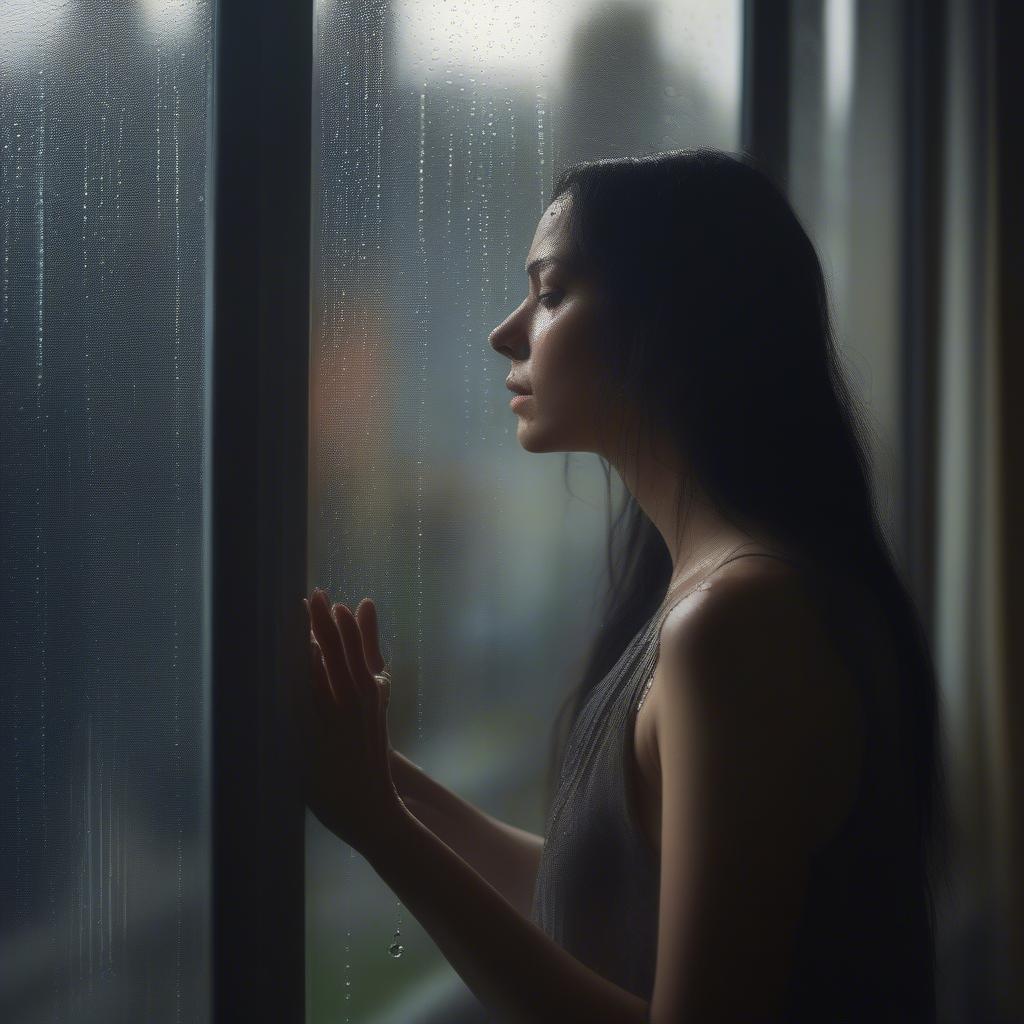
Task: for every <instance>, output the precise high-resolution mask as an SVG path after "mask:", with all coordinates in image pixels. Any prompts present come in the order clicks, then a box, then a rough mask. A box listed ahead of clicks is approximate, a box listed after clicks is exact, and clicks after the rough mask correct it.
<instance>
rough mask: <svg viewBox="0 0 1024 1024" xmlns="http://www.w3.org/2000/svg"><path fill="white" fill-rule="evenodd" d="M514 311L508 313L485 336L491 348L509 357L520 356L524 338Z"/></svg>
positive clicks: (515, 357)
mask: <svg viewBox="0 0 1024 1024" xmlns="http://www.w3.org/2000/svg"><path fill="white" fill-rule="evenodd" d="M515 316H516V315H515V313H510V314H509V315H508V316H507V317H506V318H505V319H504V320H502V322H501V323H500V324H498V326H497V327H495V328H494V330H493V331H491V333H490V334H489V335H488V336H487V340H488V342H489V343H490V346H491V348H493V349H494V351H495V352H500V353H501V354H502V355H504V356H507V357H508V358H509V359H517V358H522V349H523V347H524V344H525V338H524V337H523V336H522V332H521V331H520V330H519V328H518V326H517V325H516V322H515Z"/></svg>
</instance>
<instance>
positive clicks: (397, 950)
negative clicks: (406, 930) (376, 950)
mask: <svg viewBox="0 0 1024 1024" xmlns="http://www.w3.org/2000/svg"><path fill="white" fill-rule="evenodd" d="M388 952H389V953H390V954H391V955H392V956H393V957H394V958H395V959H396V960H397V959H398V958H399V957H400V956H401V955H402V954H403V953H404V952H405V946H403V945H401V943H398V942H392V943H391V945H390V946H388Z"/></svg>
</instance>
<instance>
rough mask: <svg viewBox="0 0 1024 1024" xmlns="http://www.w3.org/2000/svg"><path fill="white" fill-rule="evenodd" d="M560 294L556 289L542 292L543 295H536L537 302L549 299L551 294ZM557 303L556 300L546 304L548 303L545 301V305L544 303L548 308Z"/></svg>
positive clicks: (558, 295)
mask: <svg viewBox="0 0 1024 1024" xmlns="http://www.w3.org/2000/svg"><path fill="white" fill-rule="evenodd" d="M561 294H562V293H561V292H558V291H554V292H544V294H543V295H538V296H537V301H538V302H544V300H545V299H550V298H551V297H552V296H555V297H560V296H561ZM557 304H558V303H557V302H552V303H550V304H548V303H545V305H546V306H547V307H548V309H550V308H551V307H552V306H555V305H557Z"/></svg>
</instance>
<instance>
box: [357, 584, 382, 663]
mask: <svg viewBox="0 0 1024 1024" xmlns="http://www.w3.org/2000/svg"><path fill="white" fill-rule="evenodd" d="M356 622H358V623H359V632H360V634H361V636H362V638H363V656H364V657H365V658H366V664H367V666H368V667H369V669H370V671H371V672H372V673H373V674H374V675H376V674H377V673H378V672H380V671H381V669H383V668H384V656H383V655H382V654H381V652H380V632H379V624H378V622H377V605H376V603H375V602H374V601H373V599H372V598H369V597H364V598H363V599H362V601H360V602H359V606H358V607H357V608H356Z"/></svg>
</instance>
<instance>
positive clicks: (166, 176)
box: [0, 0, 212, 1024]
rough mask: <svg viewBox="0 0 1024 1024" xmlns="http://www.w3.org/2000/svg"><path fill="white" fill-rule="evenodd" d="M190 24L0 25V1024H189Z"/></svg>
mask: <svg viewBox="0 0 1024 1024" xmlns="http://www.w3.org/2000/svg"><path fill="white" fill-rule="evenodd" d="M211 31H212V4H210V3H209V2H208V0H193V2H190V3H178V4H174V5H169V4H163V3H154V2H146V3H140V2H123V0H122V2H118V3H113V4H70V3H66V2H56V0H5V3H4V4H2V5H0V352H2V373H0V387H2V389H3V394H2V396H0V418H2V429H0V438H2V442H0V444H2V448H0V472H2V474H3V479H4V486H3V489H2V494H0V510H2V513H3V517H2V526H0V563H2V564H3V566H4V572H3V579H2V583H0V595H2V610H0V666H2V682H0V776H2V791H3V794H4V815H3V820H2V824H0V860H2V869H0V1019H3V1020H4V1021H5V1022H11V1024H28V1022H30V1021H48V1022H54V1024H60V1022H73V1024H88V1022H96V1024H101V1022H102V1024H112V1022H130V1024H136V1022H141V1021H146V1022H147V1024H151V1022H152V1024H157V1022H162V1021H168V1022H171V1021H190V1022H197V1024H201V1022H203V1021H206V1020H208V1019H209V1012H208V1001H209V995H210V993H209V978H208V970H207V963H208V960H209V947H208V935H209V906H210V890H209V877H208V861H209V846H210V839H209V836H210V831H209V826H208V821H207V812H206V801H205V797H206V792H207V788H208V785H209V777H208V771H207V770H206V758H207V749H206V742H205V727H204V715H205V711H206V708H207V697H206V681H205V678H204V673H203V652H202V649H201V636H202V629H201V624H202V611H203V596H204V595H203V573H202V564H201V562H202V522H203V515H202V512H203V494H202V490H201V470H202V457H203V448H204V444H205V440H204V437H203V400H204V390H205V380H204V372H203V366H204V360H205V355H204V349H205V346H204V331H205V326H206V325H205V321H204V314H203V305H204V287H205V286H204V278H205V261H206V251H205V236H206V227H205V225H206V211H205V204H204V198H205V197H204V181H205V175H206V163H207V161H206V157H207V134H206V125H207V100H208V88H207V83H208V76H209V72H210V66H211Z"/></svg>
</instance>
